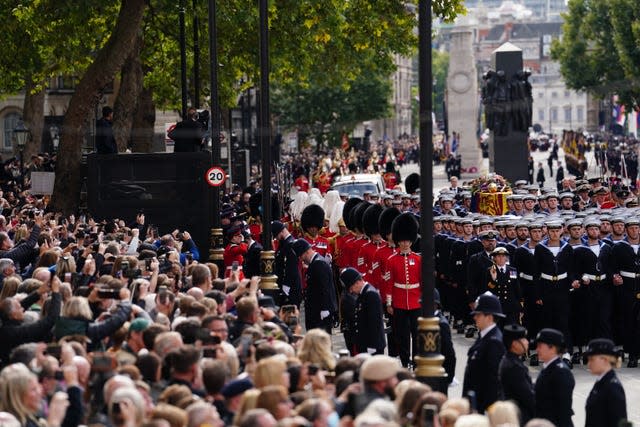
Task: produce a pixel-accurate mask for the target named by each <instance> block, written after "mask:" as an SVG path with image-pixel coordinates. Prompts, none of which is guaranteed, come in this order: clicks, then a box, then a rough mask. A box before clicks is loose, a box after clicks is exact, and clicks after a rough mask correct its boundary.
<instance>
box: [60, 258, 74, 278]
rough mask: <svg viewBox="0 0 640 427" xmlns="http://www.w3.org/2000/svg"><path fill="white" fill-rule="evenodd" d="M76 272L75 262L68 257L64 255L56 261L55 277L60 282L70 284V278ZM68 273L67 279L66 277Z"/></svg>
mask: <svg viewBox="0 0 640 427" xmlns="http://www.w3.org/2000/svg"><path fill="white" fill-rule="evenodd" d="M75 272H76V260H75V259H74V258H73V257H72V256H70V255H64V256H62V257H60V258H58V260H57V261H56V276H58V279H60V281H61V282H68V283H71V278H70V276H71V275H72V274H73V273H75ZM67 273H69V277H66V276H67Z"/></svg>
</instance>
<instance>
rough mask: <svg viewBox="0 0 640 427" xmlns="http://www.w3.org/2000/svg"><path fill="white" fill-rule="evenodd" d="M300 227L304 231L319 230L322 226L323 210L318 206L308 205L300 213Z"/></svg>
mask: <svg viewBox="0 0 640 427" xmlns="http://www.w3.org/2000/svg"><path fill="white" fill-rule="evenodd" d="M300 225H301V226H302V229H303V230H304V231H307V230H308V229H309V228H311V227H316V228H318V230H320V229H321V228H322V227H323V226H324V209H322V208H321V207H320V206H318V205H309V206H307V207H306V208H304V210H303V211H302V215H301V216H300Z"/></svg>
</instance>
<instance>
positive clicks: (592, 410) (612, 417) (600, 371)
mask: <svg viewBox="0 0 640 427" xmlns="http://www.w3.org/2000/svg"><path fill="white" fill-rule="evenodd" d="M585 356H586V357H587V358H588V362H587V366H588V367H589V371H591V373H592V374H593V375H595V376H597V377H598V380H597V381H596V383H595V384H594V385H593V388H592V389H591V392H590V393H589V397H587V404H586V421H585V427H597V426H606V425H610V426H617V425H619V423H620V421H622V420H626V419H627V401H626V397H625V393H624V388H623V387H622V384H621V383H620V380H619V379H618V376H617V375H616V371H615V370H614V368H619V367H620V366H619V363H620V360H619V358H618V356H617V354H616V351H615V347H614V344H613V341H611V340H608V339H606V338H598V339H594V340H591V341H590V342H589V345H588V346H587V350H586V351H585Z"/></svg>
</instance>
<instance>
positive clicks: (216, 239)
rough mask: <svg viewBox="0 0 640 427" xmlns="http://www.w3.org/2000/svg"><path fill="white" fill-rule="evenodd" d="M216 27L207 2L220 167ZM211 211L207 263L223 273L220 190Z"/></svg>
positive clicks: (214, 153)
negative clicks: (211, 223)
mask: <svg viewBox="0 0 640 427" xmlns="http://www.w3.org/2000/svg"><path fill="white" fill-rule="evenodd" d="M217 37H218V36H217V27H216V1H215V0H209V76H210V80H211V101H210V103H211V105H210V106H211V118H210V120H209V126H210V128H209V130H210V132H209V134H210V135H211V164H212V165H213V166H220V100H219V98H218V45H217ZM211 199H212V201H211V211H212V213H213V227H212V228H211V247H210V249H209V261H211V262H214V263H215V264H216V265H217V266H218V271H220V272H221V273H222V272H223V271H224V268H223V267H224V260H223V256H224V249H223V244H224V239H223V235H222V225H221V222H220V190H219V187H213V189H212V190H211Z"/></svg>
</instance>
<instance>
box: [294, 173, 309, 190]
mask: <svg viewBox="0 0 640 427" xmlns="http://www.w3.org/2000/svg"><path fill="white" fill-rule="evenodd" d="M293 183H294V185H295V186H296V188H297V189H298V191H304V192H305V193H308V192H309V180H308V179H307V177H306V175H304V174H300V175H298V177H297V178H296V179H295V181H293Z"/></svg>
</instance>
